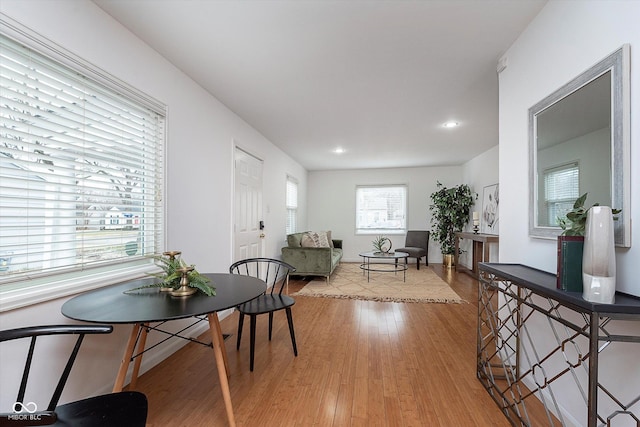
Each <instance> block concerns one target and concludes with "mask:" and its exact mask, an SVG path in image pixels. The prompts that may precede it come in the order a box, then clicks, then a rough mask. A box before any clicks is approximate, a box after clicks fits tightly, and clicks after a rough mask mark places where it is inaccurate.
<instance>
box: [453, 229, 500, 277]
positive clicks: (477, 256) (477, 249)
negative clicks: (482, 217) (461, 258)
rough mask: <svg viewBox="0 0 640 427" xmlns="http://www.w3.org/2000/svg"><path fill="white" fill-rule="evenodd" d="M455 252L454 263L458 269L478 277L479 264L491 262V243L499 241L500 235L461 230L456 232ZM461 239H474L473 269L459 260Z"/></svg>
mask: <svg viewBox="0 0 640 427" xmlns="http://www.w3.org/2000/svg"><path fill="white" fill-rule="evenodd" d="M455 236H456V238H455V252H454V253H453V263H454V265H455V266H456V271H463V272H465V273H469V274H471V275H472V276H473V277H476V278H477V277H478V264H479V263H481V262H489V249H490V248H489V246H490V244H491V243H496V244H497V243H498V242H499V241H500V239H499V237H498V236H497V235H495V234H482V233H468V232H459V233H456V234H455ZM460 239H468V240H471V241H472V244H473V249H472V254H473V261H472V264H471V270H469V269H468V268H465V267H462V266H461V265H460V263H459V262H458V255H459V254H460Z"/></svg>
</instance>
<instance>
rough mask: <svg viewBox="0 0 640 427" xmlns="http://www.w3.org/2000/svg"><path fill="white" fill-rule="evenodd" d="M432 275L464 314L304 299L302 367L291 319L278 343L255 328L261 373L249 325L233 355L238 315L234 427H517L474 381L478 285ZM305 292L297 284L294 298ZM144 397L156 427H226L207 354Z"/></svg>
mask: <svg viewBox="0 0 640 427" xmlns="http://www.w3.org/2000/svg"><path fill="white" fill-rule="evenodd" d="M412 267H413V268H415V267H414V266H412ZM423 268H424V267H423ZM431 268H434V271H435V272H436V273H437V274H439V275H440V276H441V277H443V278H444V279H445V280H446V281H447V282H448V283H449V284H450V285H451V286H452V288H453V289H454V290H455V291H456V292H457V293H458V294H459V295H460V296H461V297H462V298H464V299H465V300H466V301H468V303H465V304H433V303H431V304H418V303H408V304H399V303H380V302H369V301H357V300H347V299H325V298H309V297H297V298H296V305H295V306H294V307H293V318H294V324H295V331H296V338H297V343H298V351H299V355H298V357H294V355H293V350H292V348H291V341H290V338H289V331H288V329H287V321H286V316H285V313H284V311H283V312H281V313H276V314H275V316H274V330H273V339H272V341H271V342H269V341H268V338H267V323H268V318H267V317H266V316H262V317H259V318H258V330H257V338H256V359H255V368H254V372H253V373H251V372H249V336H248V335H249V327H248V323H249V322H245V331H244V333H243V342H242V346H241V347H240V351H236V348H235V342H236V341H235V340H236V328H237V315H236V314H234V315H232V316H229V317H228V318H226V319H224V320H223V321H222V322H221V325H222V330H223V332H224V333H229V334H232V336H231V338H230V339H228V340H227V341H226V350H227V354H228V357H229V365H230V371H231V377H230V379H229V383H230V388H231V398H232V401H233V405H234V410H235V416H236V422H237V424H238V426H247V427H253V426H260V427H263V426H278V427H279V426H336V427H338V426H339V427H342V426H447V427H449V426H494V427H499V426H505V427H506V426H509V425H510V424H509V422H508V421H507V420H506V418H505V417H504V416H503V415H502V413H501V412H500V410H499V409H498V407H497V405H496V404H495V403H494V401H493V400H492V399H491V398H490V397H489V395H488V394H487V393H486V391H485V390H484V388H483V387H482V386H481V384H480V383H479V382H478V380H477V379H476V374H475V364H476V335H475V331H476V310H477V309H476V303H475V301H476V294H477V281H475V280H474V279H473V278H471V277H470V276H468V275H466V274H462V273H455V272H452V271H447V270H443V268H442V266H441V265H438V264H436V265H435V266H432V267H431ZM316 280H322V279H316ZM305 283H306V282H304V281H291V282H290V285H289V291H290V292H291V293H292V292H295V291H296V290H298V289H300V287H302V286H304V284H305ZM205 339H206V338H205ZM137 389H138V390H140V391H143V392H144V393H145V394H146V395H147V397H148V399H149V417H148V425H149V426H172V427H173V426H191V427H192V426H224V425H227V418H226V414H225V411H224V404H223V402H222V394H221V392H220V388H219V386H218V380H217V372H216V366H215V361H214V358H213V353H212V350H211V349H209V348H206V347H203V346H200V345H197V344H188V345H187V346H185V347H184V348H183V349H182V350H180V351H178V352H177V353H175V354H174V355H173V356H172V357H170V358H168V359H167V360H165V361H164V362H163V363H161V364H160V365H158V366H156V367H155V368H153V369H152V370H150V371H149V372H147V373H146V374H145V375H143V376H142V377H141V378H140V379H139V380H138V385H137Z"/></svg>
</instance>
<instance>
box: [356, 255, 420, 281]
mask: <svg viewBox="0 0 640 427" xmlns="http://www.w3.org/2000/svg"><path fill="white" fill-rule="evenodd" d="M358 255H359V256H361V257H362V264H360V268H361V269H362V274H363V275H364V273H365V271H366V272H367V282H368V281H369V273H371V272H372V271H376V272H381V273H394V274H396V273H398V271H402V274H403V277H402V281H403V282H405V281H406V280H407V269H408V268H409V265H408V264H407V259H408V258H409V254H408V253H406V252H373V251H371V252H362V253H360V254H358ZM402 258H404V264H399V263H398V260H399V259H402ZM372 259H373V260H374V261H373V262H371V260H372ZM382 260H393V263H389V262H383V261H382Z"/></svg>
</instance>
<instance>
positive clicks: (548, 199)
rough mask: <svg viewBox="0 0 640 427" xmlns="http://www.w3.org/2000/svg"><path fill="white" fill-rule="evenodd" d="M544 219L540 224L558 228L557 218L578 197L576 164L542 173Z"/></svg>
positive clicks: (578, 183) (562, 215) (541, 219)
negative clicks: (544, 205) (544, 206)
mask: <svg viewBox="0 0 640 427" xmlns="http://www.w3.org/2000/svg"><path fill="white" fill-rule="evenodd" d="M544 196H545V204H546V209H545V211H546V212H545V213H546V215H547V217H546V218H540V223H541V224H545V225H548V226H558V225H559V224H558V217H564V216H565V215H566V213H567V212H568V211H570V210H571V209H572V208H573V204H574V202H575V200H576V199H577V198H578V197H580V166H579V164H578V163H577V162H574V163H570V164H566V165H562V166H558V167H554V168H550V169H547V170H545V171H544Z"/></svg>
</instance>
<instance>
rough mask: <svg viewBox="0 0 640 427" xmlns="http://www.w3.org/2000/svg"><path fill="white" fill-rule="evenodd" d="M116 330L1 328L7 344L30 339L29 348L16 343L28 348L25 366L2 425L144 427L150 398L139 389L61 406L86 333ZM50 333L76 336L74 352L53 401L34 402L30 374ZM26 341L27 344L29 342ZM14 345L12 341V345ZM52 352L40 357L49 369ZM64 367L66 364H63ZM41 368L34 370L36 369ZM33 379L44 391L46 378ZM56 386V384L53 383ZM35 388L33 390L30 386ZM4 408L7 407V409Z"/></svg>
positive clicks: (102, 327)
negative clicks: (61, 400)
mask: <svg viewBox="0 0 640 427" xmlns="http://www.w3.org/2000/svg"><path fill="white" fill-rule="evenodd" d="M112 330H113V327H112V326H109V325H48V326H31V327H26V328H19V329H9V330H4V331H0V343H3V348H4V347H9V346H10V344H8V343H7V344H4V343H5V342H7V341H12V340H19V339H28V340H29V346H28V350H27V349H26V345H25V346H23V347H20V346H19V344H18V343H16V344H15V346H16V350H13V351H21V349H25V351H26V357H25V363H24V369H23V371H22V377H21V380H20V385H19V387H18V393H17V395H16V399H15V403H13V406H12V407H11V408H9V411H8V412H3V413H0V427H5V426H7V427H9V426H27V425H28V426H31V425H53V426H65V427H69V426H73V427H122V426H128V427H129V426H130V427H144V425H145V424H146V421H147V412H148V404H147V397H146V396H145V395H144V394H142V393H140V392H135V391H126V392H120V393H110V394H105V395H101V396H94V397H89V398H87V399H82V400H78V401H75V402H70V403H66V404H63V405H58V401H59V400H60V396H61V395H62V391H63V389H64V387H65V385H66V383H67V379H68V378H69V374H70V373H71V369H72V367H73V364H74V362H75V360H76V356H77V355H78V351H79V350H80V346H81V344H82V341H83V340H84V337H85V335H88V334H108V333H111V331H112ZM46 335H73V336H75V337H77V338H76V340H75V346H74V347H73V349H72V350H71V354H70V356H69V358H68V360H67V362H66V364H65V365H64V368H63V369H62V374H61V375H60V378H59V380H58V382H57V384H56V386H55V388H54V390H53V393H52V396H51V400H49V402H48V403H47V402H44V403H41V402H34V401H32V400H31V399H32V398H30V397H28V396H30V394H28V393H27V384H28V382H29V375H30V373H32V372H31V367H32V365H33V361H34V357H35V354H36V351H35V350H36V341H37V342H39V343H40V344H42V343H43V342H42V340H40V341H38V338H41V337H44V336H46ZM25 344H26V343H25ZM11 345H12V344H11ZM51 356H52V355H51V354H49V353H47V352H44V351H39V352H38V358H37V359H38V360H39V361H42V365H43V366H46V368H45V369H46V372H47V373H49V371H50V368H51V367H50V359H51ZM2 363H4V364H12V365H18V364H19V363H18V361H17V360H6V359H3V361H2ZM61 368H62V367H61ZM36 371H39V368H36V369H34V372H36ZM37 379H39V380H40V381H37V384H35V383H36V381H31V386H32V388H33V389H36V388H37V389H38V390H41V389H42V387H43V381H42V380H41V378H40V377H38V378H37ZM8 386H9V385H8V384H7V381H6V380H4V379H3V381H2V393H3V394H5V395H6V393H7V388H8ZM51 388H53V385H52V386H51ZM30 390H31V389H30ZM43 408H46V409H43ZM3 410H4V409H3Z"/></svg>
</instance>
